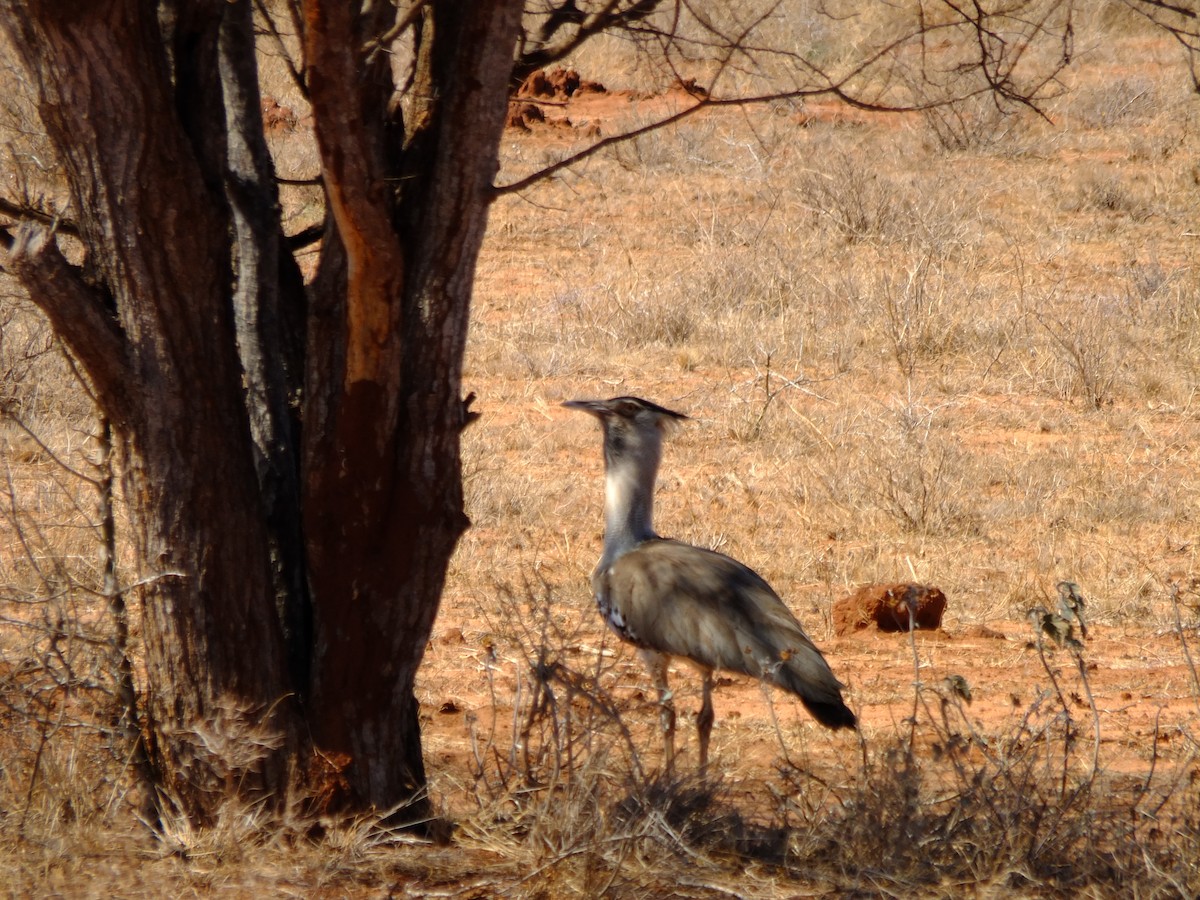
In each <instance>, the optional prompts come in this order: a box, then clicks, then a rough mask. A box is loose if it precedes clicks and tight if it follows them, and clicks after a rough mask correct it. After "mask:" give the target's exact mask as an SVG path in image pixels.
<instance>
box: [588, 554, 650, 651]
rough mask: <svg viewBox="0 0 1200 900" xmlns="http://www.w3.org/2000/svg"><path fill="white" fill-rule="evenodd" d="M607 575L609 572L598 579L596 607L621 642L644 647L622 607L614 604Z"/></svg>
mask: <svg viewBox="0 0 1200 900" xmlns="http://www.w3.org/2000/svg"><path fill="white" fill-rule="evenodd" d="M607 575H608V573H607V572H605V573H603V574H602V575H601V576H600V577H599V578H598V579H597V584H596V606H597V607H598V608H599V610H600V615H601V616H602V617H603V619H604V621H605V622H607V623H608V627H609V628H611V629H612V630H613V631H614V632H616V635H617V637H619V638H620V639H621V640H623V641H628V642H629V643H631V644H633V645H635V646H638V647H641V646H644V642H643V641H642V639H641V638H640V637H639V636H638V634H637V633H636V632H635V631H634V630H633V629H632V628H631V627H630V626H629V622H628V621H626V618H625V615H624V614H623V613H622V612H621V608H620V606H619V605H618V604H616V603H614V602H613V597H612V593H611V592H610V591H609V590H608V587H607V584H606V582H607V580H608V579H607Z"/></svg>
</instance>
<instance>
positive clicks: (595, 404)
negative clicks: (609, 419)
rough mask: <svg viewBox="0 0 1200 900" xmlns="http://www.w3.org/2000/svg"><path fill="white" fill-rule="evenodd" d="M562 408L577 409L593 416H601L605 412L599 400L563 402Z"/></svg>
mask: <svg viewBox="0 0 1200 900" xmlns="http://www.w3.org/2000/svg"><path fill="white" fill-rule="evenodd" d="M563 406H565V407H566V408H567V409H578V410H582V411H583V412H586V413H591V414H592V415H593V416H602V415H604V413H605V412H606V410H607V407H606V406H605V405H604V402H603V401H601V400H564V401H563Z"/></svg>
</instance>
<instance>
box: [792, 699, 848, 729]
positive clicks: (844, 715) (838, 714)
mask: <svg viewBox="0 0 1200 900" xmlns="http://www.w3.org/2000/svg"><path fill="white" fill-rule="evenodd" d="M800 702H801V703H803V704H804V708H805V709H807V710H808V711H809V712H810V713H812V716H813V718H814V719H816V720H817V721H818V722H820V723H821V724H822V725H824V726H825V727H826V728H853V727H855V726H856V725H857V724H858V717H857V716H855V715H854V711H853V710H851V709H850V707H848V706H847V705H846V704H845V703H844V702H843V701H842V698H841V697H838V698H837V699H836V700H835V701H833V702H830V701H828V700H810V699H808V698H807V697H804V696H801V697H800Z"/></svg>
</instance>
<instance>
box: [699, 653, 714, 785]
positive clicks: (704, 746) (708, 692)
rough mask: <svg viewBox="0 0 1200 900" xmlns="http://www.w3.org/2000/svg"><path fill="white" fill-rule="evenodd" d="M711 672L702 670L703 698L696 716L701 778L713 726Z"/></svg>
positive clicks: (705, 765) (704, 771)
mask: <svg viewBox="0 0 1200 900" xmlns="http://www.w3.org/2000/svg"><path fill="white" fill-rule="evenodd" d="M712 691H713V672H712V669H705V670H704V700H703V702H702V703H701V704H700V714H699V715H698V716H696V730H697V731H698V732H699V734H700V777H701V778H703V777H704V776H705V774H706V770H707V769H708V739H709V738H710V737H711V736H712V727H713V718H714V716H713V704H712Z"/></svg>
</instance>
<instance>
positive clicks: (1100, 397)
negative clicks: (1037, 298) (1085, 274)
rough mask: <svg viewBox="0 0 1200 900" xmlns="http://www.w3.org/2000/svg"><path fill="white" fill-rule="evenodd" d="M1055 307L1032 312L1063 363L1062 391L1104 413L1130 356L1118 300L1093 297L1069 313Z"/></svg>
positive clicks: (1050, 303)
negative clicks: (1103, 409) (1103, 410)
mask: <svg viewBox="0 0 1200 900" xmlns="http://www.w3.org/2000/svg"><path fill="white" fill-rule="evenodd" d="M1052 307H1053V303H1052V302H1048V303H1046V304H1044V305H1041V304H1040V305H1039V308H1034V309H1032V310H1031V312H1032V315H1033V318H1034V320H1035V321H1036V322H1037V323H1038V324H1039V325H1040V326H1041V328H1042V330H1043V331H1044V333H1045V334H1046V335H1047V336H1048V337H1049V339H1050V342H1051V347H1052V349H1053V350H1054V351H1055V353H1056V356H1057V358H1058V360H1059V372H1060V377H1059V378H1058V379H1057V384H1058V387H1059V390H1060V391H1061V392H1062V393H1063V394H1064V395H1065V396H1069V397H1078V398H1079V399H1080V400H1082V401H1083V403H1084V404H1086V405H1087V406H1088V407H1090V408H1092V409H1101V408H1103V407H1104V406H1106V405H1107V404H1108V403H1110V402H1111V401H1112V399H1113V390H1114V387H1115V385H1116V383H1117V380H1118V378H1119V376H1120V375H1121V374H1122V370H1123V368H1124V365H1125V361H1126V357H1127V354H1128V343H1127V338H1126V335H1125V334H1124V331H1123V329H1121V328H1120V327H1119V326H1118V324H1117V322H1118V319H1117V316H1116V315H1115V314H1114V313H1115V309H1114V300H1113V298H1111V297H1106V296H1098V295H1092V296H1090V297H1087V298H1085V299H1084V301H1083V302H1082V304H1081V307H1080V308H1079V309H1076V310H1072V311H1070V312H1068V313H1062V312H1058V311H1055V310H1054V309H1053V308H1052Z"/></svg>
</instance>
